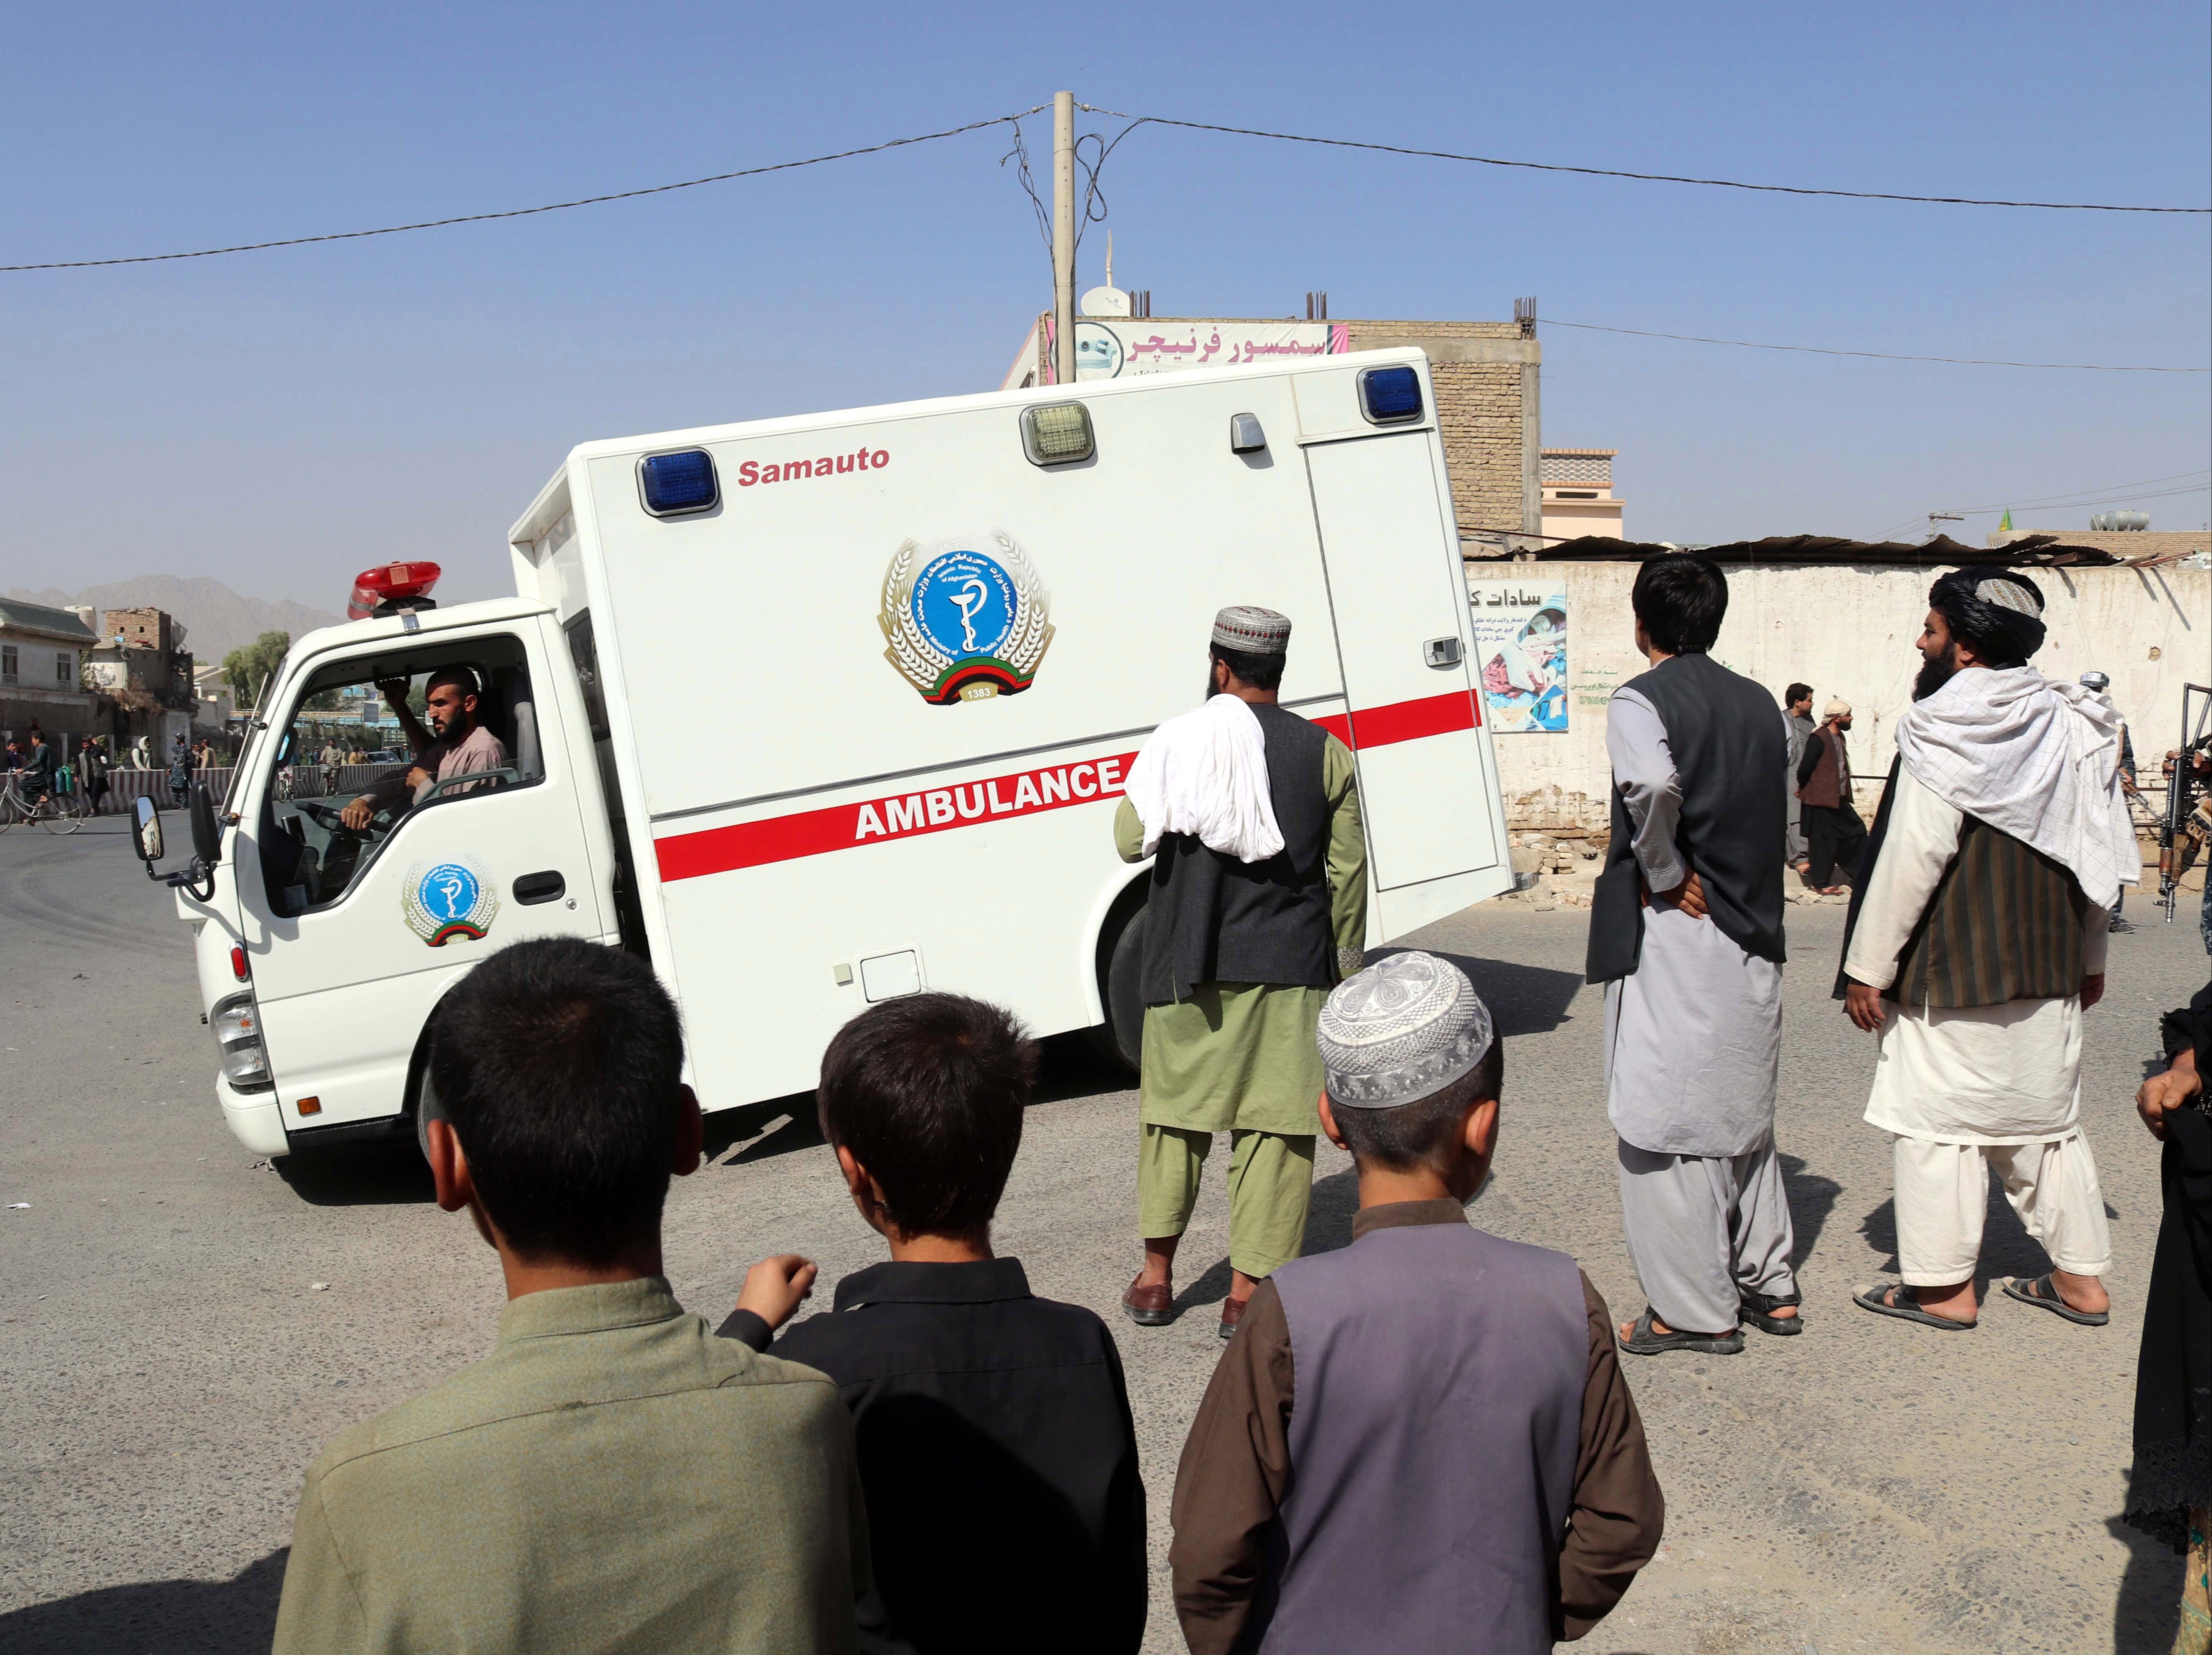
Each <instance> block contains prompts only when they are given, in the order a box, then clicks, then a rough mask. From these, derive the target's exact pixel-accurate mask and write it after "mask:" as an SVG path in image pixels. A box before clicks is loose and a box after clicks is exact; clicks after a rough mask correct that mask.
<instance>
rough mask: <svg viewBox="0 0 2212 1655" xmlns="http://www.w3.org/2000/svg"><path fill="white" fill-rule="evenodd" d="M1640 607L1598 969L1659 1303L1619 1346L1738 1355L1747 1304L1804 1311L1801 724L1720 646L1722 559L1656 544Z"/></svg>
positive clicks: (1613, 737) (1623, 716) (1629, 1188)
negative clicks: (1638, 669)
mask: <svg viewBox="0 0 2212 1655" xmlns="http://www.w3.org/2000/svg"><path fill="white" fill-rule="evenodd" d="M1632 601H1633V603H1634V606H1635V610H1636V641H1637V647H1638V649H1639V650H1640V651H1642V652H1643V653H1644V656H1645V658H1647V659H1648V660H1650V662H1651V670H1650V671H1649V672H1646V673H1643V674H1640V675H1639V676H1637V677H1635V678H1632V679H1631V680H1630V681H1629V682H1627V683H1626V684H1624V685H1623V686H1622V687H1621V688H1620V689H1619V690H1617V691H1615V692H1614V694H1613V700H1612V702H1611V705H1610V706H1608V708H1607V735H1606V749H1607V754H1608V755H1609V756H1610V757H1611V759H1612V761H1613V840H1612V844H1611V846H1610V847H1609V849H1608V852H1607V866H1606V870H1605V873H1604V875H1603V876H1601V879H1600V881H1599V888H1598V892H1597V895H1596V898H1595V900H1594V902H1593V904H1592V906H1591V914H1590V939H1589V979H1590V980H1591V981H1592V982H1602V983H1604V984H1605V985H1606V998H1605V1016H1606V1027H1605V1040H1606V1105H1607V1114H1608V1115H1609V1117H1610V1118H1611V1120H1612V1122H1613V1131H1614V1132H1615V1133H1616V1134H1617V1136H1618V1137H1619V1140H1620V1142H1619V1156H1620V1202H1621V1226H1622V1229H1623V1231H1624V1233H1625V1234H1626V1239H1627V1243H1628V1252H1629V1257H1630V1258H1631V1259H1632V1262H1633V1263H1634V1264H1635V1266H1636V1273H1637V1275H1638V1278H1639V1279H1640V1280H1641V1281H1642V1282H1643V1285H1644V1294H1645V1296H1646V1298H1647V1300H1649V1305H1648V1306H1647V1308H1646V1309H1645V1311H1644V1314H1643V1315H1642V1316H1640V1317H1638V1319H1637V1320H1636V1321H1635V1322H1634V1323H1632V1324H1624V1325H1622V1327H1621V1329H1620V1343H1621V1348H1622V1349H1625V1350H1628V1351H1631V1352H1633V1353H1635V1354H1637V1355H1656V1354H1658V1353H1660V1352H1662V1351H1670V1350H1699V1351H1707V1352H1711V1353H1712V1354H1715V1355H1732V1354H1734V1353H1735V1352H1737V1351H1740V1350H1741V1349H1743V1334H1742V1331H1741V1326H1740V1325H1739V1324H1740V1322H1741V1321H1742V1320H1746V1319H1747V1320H1749V1321H1751V1322H1752V1323H1753V1325H1757V1326H1759V1327H1760V1328H1763V1329H1765V1331H1767V1332H1770V1333H1780V1334H1790V1333H1796V1332H1797V1331H1799V1326H1800V1324H1799V1321H1798V1318H1797V1305H1798V1293H1797V1283H1796V1276H1795V1275H1794V1274H1793V1273H1792V1271H1791V1270H1790V1249H1791V1247H1792V1246H1793V1245H1794V1237H1793V1236H1792V1234H1791V1230H1790V1207H1789V1202H1788V1198H1787V1196H1786V1193H1785V1191H1784V1188H1783V1182H1782V1169H1781V1165H1780V1162H1779V1161H1778V1159H1777V1157H1776V1155H1775V1150H1774V1094H1775V1082H1776V1076H1777V1074H1778V1069H1779V1066H1780V1059H1781V1048H1782V960H1783V937H1782V868H1781V865H1780V864H1778V862H1777V861H1776V859H1775V856H1774V846H1775V844H1776V842H1777V841H1778V840H1779V839H1780V838H1781V836H1782V831H1783V822H1784V801H1785V797H1786V795H1785V792H1784V780H1783V778H1784V753H1785V749H1786V746H1787V740H1788V737H1787V734H1786V732H1785V731H1784V729H1783V728H1782V726H1781V725H1780V724H1779V723H1778V720H1777V719H1776V718H1775V717H1774V703H1773V701H1772V700H1771V699H1770V698H1769V696H1768V694H1767V693H1766V692H1765V690H1763V689H1761V688H1759V686H1758V685H1757V684H1754V683H1753V682H1751V681H1750V680H1749V679H1747V678H1744V677H1741V676H1738V675H1737V674H1735V673H1733V672H1730V671H1729V670H1727V669H1726V668H1725V667H1722V666H1719V665H1717V664H1715V663H1714V662H1713V661H1712V659H1711V658H1710V656H1708V655H1707V653H1706V652H1707V650H1709V649H1710V648H1711V646H1712V642H1713V640H1714V639H1715V638H1716V637H1717V635H1718V634H1719V631H1720V623H1721V617H1722V616H1723V615H1724V614H1725V613H1726V611H1727V609H1728V584H1727V580H1726V579H1725V577H1723V575H1722V573H1721V571H1720V569H1719V567H1717V565H1715V564H1713V563H1712V562H1711V561H1709V560H1707V559H1705V558H1702V557H1697V556H1694V555H1690V554H1684V553H1678V554H1674V555H1668V556H1665V557H1660V558H1654V559H1652V560H1651V561H1649V562H1647V563H1645V564H1644V567H1643V568H1642V569H1641V570H1640V571H1639V572H1638V575H1637V580H1636V587H1635V592H1634V597H1633V600H1632Z"/></svg>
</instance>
